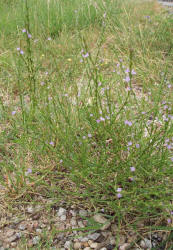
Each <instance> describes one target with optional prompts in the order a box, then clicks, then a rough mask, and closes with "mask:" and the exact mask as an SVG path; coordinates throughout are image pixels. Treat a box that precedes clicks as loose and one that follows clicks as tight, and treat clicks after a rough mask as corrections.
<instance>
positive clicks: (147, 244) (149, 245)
mask: <svg viewBox="0 0 173 250" xmlns="http://www.w3.org/2000/svg"><path fill="white" fill-rule="evenodd" d="M140 246H141V247H143V248H144V249H147V248H149V249H151V248H152V243H151V241H150V240H148V239H147V238H144V239H143V240H141V243H140Z"/></svg>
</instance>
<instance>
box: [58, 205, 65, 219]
mask: <svg viewBox="0 0 173 250" xmlns="http://www.w3.org/2000/svg"><path fill="white" fill-rule="evenodd" d="M66 213H67V211H66V210H65V209H64V208H62V207H60V208H59V210H58V216H59V217H61V216H62V215H66Z"/></svg>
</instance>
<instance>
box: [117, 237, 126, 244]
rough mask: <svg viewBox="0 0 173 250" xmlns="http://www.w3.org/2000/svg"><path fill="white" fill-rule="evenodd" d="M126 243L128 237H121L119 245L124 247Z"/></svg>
mask: <svg viewBox="0 0 173 250" xmlns="http://www.w3.org/2000/svg"><path fill="white" fill-rule="evenodd" d="M125 241H126V237H125V236H124V235H120V236H119V239H118V245H119V246H122V245H123V244H124V243H125Z"/></svg>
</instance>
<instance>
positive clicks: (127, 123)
mask: <svg viewBox="0 0 173 250" xmlns="http://www.w3.org/2000/svg"><path fill="white" fill-rule="evenodd" d="M124 123H125V124H126V125H128V126H129V127H131V126H132V122H131V121H128V120H126V121H125V122H124Z"/></svg>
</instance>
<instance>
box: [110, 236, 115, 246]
mask: <svg viewBox="0 0 173 250" xmlns="http://www.w3.org/2000/svg"><path fill="white" fill-rule="evenodd" d="M109 242H110V244H111V245H115V244H116V240H115V237H113V236H111V237H110V238H109Z"/></svg>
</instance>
